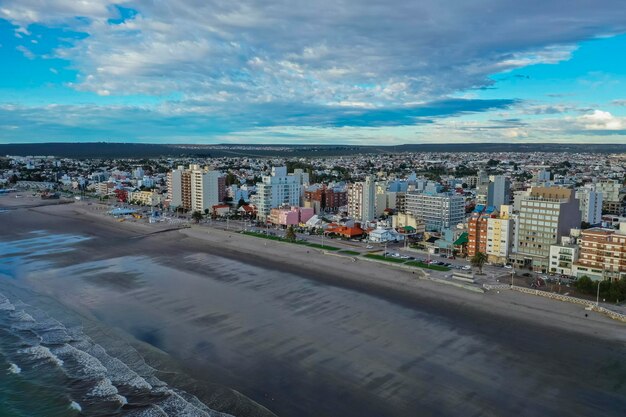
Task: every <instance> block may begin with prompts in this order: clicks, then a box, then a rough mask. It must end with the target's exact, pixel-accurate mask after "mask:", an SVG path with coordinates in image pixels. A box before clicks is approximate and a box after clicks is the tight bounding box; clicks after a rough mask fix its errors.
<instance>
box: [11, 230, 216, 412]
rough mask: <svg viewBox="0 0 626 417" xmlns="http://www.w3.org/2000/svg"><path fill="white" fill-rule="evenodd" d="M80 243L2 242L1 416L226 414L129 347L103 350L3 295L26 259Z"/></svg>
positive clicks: (78, 331)
mask: <svg viewBox="0 0 626 417" xmlns="http://www.w3.org/2000/svg"><path fill="white" fill-rule="evenodd" d="M84 239H85V238H84V237H81V236H72V235H49V234H46V233H45V232H43V231H38V232H35V233H33V234H32V235H31V236H28V237H26V238H25V239H21V240H15V241H11V242H0V280H1V281H2V284H3V285H2V286H0V416H2V417H22V416H23V417H56V416H59V417H72V416H78V415H80V416H105V415H106V416H116V415H120V416H137V417H138V416H142V417H150V416H155V417H156V416H177V417H178V416H189V417H195V416H198V417H205V416H211V417H213V416H220V417H225V416H226V414H223V413H219V412H216V411H214V410H211V409H210V408H209V407H207V406H205V405H204V404H202V403H201V402H200V401H198V399H197V398H195V397H193V396H191V395H189V394H187V393H184V392H182V391H179V390H177V389H175V388H173V387H170V386H168V385H167V384H166V383H165V382H163V381H161V380H160V379H158V378H157V377H156V376H154V374H155V370H154V369H153V368H151V367H150V366H148V365H147V364H146V363H145V362H144V361H143V360H142V359H141V356H140V355H139V353H138V352H136V351H135V350H134V349H133V348H132V347H131V346H130V345H126V346H121V347H120V348H119V349H118V351H117V352H115V353H114V352H109V351H107V350H106V349H105V348H103V347H102V346H101V345H99V344H98V343H96V342H95V341H94V340H92V339H91V338H90V337H89V336H88V335H87V334H85V332H84V331H83V329H82V328H81V327H80V325H76V323H72V324H71V325H69V324H67V323H65V320H63V319H62V318H60V317H53V316H52V315H51V314H49V312H47V311H44V310H43V309H41V308H39V307H36V306H34V305H31V303H30V302H29V301H30V300H28V299H24V300H23V299H20V298H17V297H16V296H15V295H14V294H6V295H5V293H4V292H2V291H4V290H5V289H7V288H9V289H10V286H7V283H10V282H11V281H12V280H14V279H15V278H16V276H15V274H17V273H18V271H19V268H18V266H19V265H23V264H24V262H25V261H26V260H29V261H31V262H36V258H37V257H39V256H41V255H49V254H54V253H59V252H65V251H70V250H72V245H74V244H75V243H78V242H81V241H83V240H84ZM18 292H19V291H18ZM22 294H24V293H23V292H22ZM116 353H117V354H116ZM118 356H121V357H123V358H134V359H133V360H132V363H126V362H124V361H123V360H121V359H120V358H119V357H118Z"/></svg>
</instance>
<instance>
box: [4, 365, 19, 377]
mask: <svg viewBox="0 0 626 417" xmlns="http://www.w3.org/2000/svg"><path fill="white" fill-rule="evenodd" d="M7 371H8V372H9V373H10V374H15V375H17V374H19V373H20V372H22V369H21V368H20V367H19V366H17V365H16V364H14V363H12V364H11V366H9V369H7Z"/></svg>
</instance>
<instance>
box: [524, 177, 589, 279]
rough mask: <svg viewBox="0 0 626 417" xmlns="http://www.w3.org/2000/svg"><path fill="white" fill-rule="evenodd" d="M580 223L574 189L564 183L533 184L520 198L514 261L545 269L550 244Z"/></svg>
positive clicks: (541, 269) (540, 269)
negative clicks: (549, 185)
mask: <svg viewBox="0 0 626 417" xmlns="http://www.w3.org/2000/svg"><path fill="white" fill-rule="evenodd" d="M579 226H580V210H579V204H578V200H577V199H576V198H575V197H574V191H573V190H571V189H569V188H563V187H533V188H531V190H530V194H529V195H528V196H527V197H524V198H523V199H522V200H521V208H520V213H519V230H518V236H517V240H518V254H517V256H516V258H517V262H518V263H520V264H523V265H532V267H533V269H535V270H539V271H543V272H545V271H547V270H548V267H549V257H550V245H555V244H557V243H558V242H560V240H561V237H562V236H568V235H569V233H570V230H571V229H572V228H575V227H579Z"/></svg>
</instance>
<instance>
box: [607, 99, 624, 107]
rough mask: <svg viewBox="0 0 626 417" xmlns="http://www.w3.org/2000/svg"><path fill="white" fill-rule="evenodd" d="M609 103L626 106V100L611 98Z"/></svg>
mask: <svg viewBox="0 0 626 417" xmlns="http://www.w3.org/2000/svg"><path fill="white" fill-rule="evenodd" d="M611 104H612V105H614V106H626V100H613V101H612V102H611Z"/></svg>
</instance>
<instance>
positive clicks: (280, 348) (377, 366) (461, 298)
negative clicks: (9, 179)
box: [0, 200, 626, 417]
mask: <svg viewBox="0 0 626 417" xmlns="http://www.w3.org/2000/svg"><path fill="white" fill-rule="evenodd" d="M0 201H1V200H0ZM20 210H21V211H20V212H18V213H13V214H6V213H5V214H3V216H6V215H8V216H9V217H8V218H10V219H11V223H10V226H9V227H8V228H7V229H6V230H4V231H2V232H1V233H2V235H3V236H4V237H6V238H8V239H9V240H10V239H12V238H19V236H23V234H24V232H25V231H27V230H33V229H34V230H49V231H50V233H52V234H54V233H67V234H76V235H84V236H88V237H90V238H91V239H89V240H86V241H84V242H81V243H80V244H79V245H77V251H78V252H77V253H76V254H72V253H67V254H63V253H61V254H59V255H57V256H55V257H54V262H53V263H54V265H55V266H54V267H53V268H52V269H51V272H47V273H45V274H41V276H35V277H30V278H27V279H26V280H25V281H24V282H25V284H26V285H31V286H33V287H34V288H35V289H36V290H38V291H41V292H42V293H43V294H44V295H45V296H48V297H50V298H52V299H54V300H57V301H58V302H61V303H63V304H64V305H65V306H66V307H68V308H71V309H75V310H76V311H78V312H79V313H85V315H86V316H87V317H90V318H91V319H93V320H95V321H96V322H98V323H99V324H101V325H102V326H104V327H106V326H107V325H112V324H113V325H115V326H116V327H117V326H119V327H120V328H116V329H115V330H116V331H121V332H124V333H125V334H128V337H130V338H136V339H137V343H138V344H140V345H141V344H143V345H144V347H147V348H149V349H152V348H154V349H156V350H159V351H163V352H166V353H168V354H170V355H172V354H173V355H174V358H173V360H174V361H175V362H177V363H180V364H182V366H183V368H184V369H185V372H187V373H188V375H191V377H192V378H193V379H194V380H198V381H202V384H204V383H210V382H213V381H214V382H216V383H217V385H220V386H225V387H232V388H233V389H235V391H239V392H242V393H244V395H246V396H247V397H248V398H251V399H252V400H253V401H255V402H257V403H259V404H261V406H263V407H265V408H267V409H270V410H272V411H273V412H275V413H276V414H277V415H281V416H307V417H313V416H317V415H344V416H350V417H352V416H356V415H367V414H368V413H374V414H376V415H394V416H409V415H412V414H411V412H410V411H409V410H415V408H414V407H413V406H411V404H413V401H418V398H419V402H420V403H423V404H429V405H428V407H427V408H425V409H424V415H454V414H453V413H452V414H451V410H452V409H450V408H444V409H443V411H442V412H441V413H440V414H437V408H436V407H437V404H430V400H429V397H430V396H429V395H427V394H424V393H425V392H428V390H429V388H428V386H429V384H430V383H431V382H432V383H434V384H435V386H439V387H440V388H441V392H442V393H446V394H445V395H446V396H445V397H442V398H440V400H442V401H446V403H445V404H449V407H453V406H454V404H456V400H455V399H454V396H452V397H450V395H451V394H450V392H457V391H458V390H459V389H460V390H461V391H462V392H465V391H464V390H465V387H469V386H471V385H468V384H463V385H461V386H458V385H456V384H458V383H460V382H461V381H464V380H465V379H467V378H469V379H471V380H474V379H476V378H478V380H476V381H474V382H475V383H476V384H478V386H483V392H481V394H480V395H479V398H481V400H480V401H478V400H471V401H470V402H469V403H468V404H467V407H468V409H470V410H472V411H474V412H480V411H481V410H482V415H498V414H494V413H492V412H491V411H490V410H491V408H490V407H492V406H491V405H488V404H491V403H492V402H494V401H495V402H498V401H499V400H498V398H499V397H498V395H499V394H497V393H498V392H499V388H498V385H497V384H500V383H501V381H500V382H497V379H498V374H499V373H504V374H509V373H510V372H513V374H514V375H515V373H516V372H522V371H520V370H519V369H520V368H519V367H520V366H521V364H525V366H530V368H524V369H529V371H528V372H530V373H531V374H532V378H530V377H527V376H526V377H523V378H522V380H521V385H520V386H519V390H518V392H517V394H516V396H515V400H514V402H513V403H516V404H517V403H519V402H524V398H527V395H529V394H530V393H532V392H536V389H537V386H538V385H537V384H545V383H548V381H551V377H550V376H549V375H551V374H553V373H556V374H559V373H563V372H565V374H563V375H566V376H567V378H568V379H563V382H565V381H568V384H571V383H572V382H570V379H569V378H575V381H579V382H580V384H582V383H583V382H584V381H587V380H589V378H591V377H593V376H592V375H595V374H593V372H594V371H593V369H596V368H597V367H599V366H606V364H604V363H603V362H602V361H605V360H609V359H610V358H611V355H609V352H613V355H612V356H613V357H615V355H619V352H621V351H622V349H623V344H624V341H625V340H626V335H624V332H623V327H621V326H623V324H620V323H618V322H615V321H613V320H610V319H608V318H606V317H604V316H603V315H600V314H597V313H590V312H587V313H589V315H588V317H585V316H584V314H585V313H586V312H585V311H584V309H583V308H582V307H581V306H574V305H570V304H565V303H560V302H555V301H553V300H548V299H543V298H540V297H534V296H531V295H526V294H519V293H513V292H510V291H501V292H500V293H498V292H496V291H491V292H488V293H485V294H481V293H474V292H470V291H467V290H464V289H460V288H455V287H451V286H448V285H442V284H438V283H436V282H432V281H430V280H427V279H417V278H416V277H415V276H416V275H414V274H412V273H411V272H412V271H407V270H405V269H401V268H393V266H392V265H387V264H380V263H376V262H367V261H363V260H356V261H353V258H350V257H340V256H336V255H324V254H323V251H320V250H318V249H313V248H310V247H306V246H301V245H292V244H287V243H281V242H275V241H269V240H265V239H259V238H256V237H251V236H246V235H243V234H239V233H234V232H228V231H222V230H217V229H210V228H203V227H192V228H186V229H181V230H169V231H166V232H163V231H164V230H167V229H168V228H167V227H159V225H156V226H155V225H148V224H136V223H134V222H132V221H126V222H117V221H116V220H115V219H112V218H110V217H106V216H103V215H102V214H101V213H94V212H92V211H90V210H86V209H84V208H82V207H81V206H80V205H78V204H76V205H67V206H63V207H56V208H47V207H46V208H33V209H30V210H27V209H20ZM307 251H308V252H307ZM77 255H78V256H77ZM127 263H129V264H128V266H126V264H127ZM132 264H134V266H133V265H132ZM75 265H78V267H75ZM106 265H108V266H106ZM112 265H115V266H117V267H119V268H118V269H116V270H111V272H107V274H106V275H100V278H97V275H98V274H99V272H98V271H99V269H98V268H100V269H102V268H105V270H106V268H109V269H110V268H112ZM107 271H108V270H107ZM116 271H128V272H124V274H118V273H117V272H116ZM217 272H219V274H218V275H215V274H216V273H217ZM114 273H115V274H118V275H117V276H116V275H115V274H114ZM86 274H87V275H86ZM247 274H249V275H247ZM92 276H93V277H92ZM55 277H59V278H55ZM61 277H62V278H63V279H60V278H61ZM135 277H138V278H135ZM141 277H143V278H141ZM148 277H149V281H147V280H146V279H147V278H148ZM107 280H112V281H110V282H109V281H107ZM357 302H358V303H357ZM121 320H125V321H126V322H127V323H128V324H124V323H123V322H122V321H121ZM116 323H117V325H116ZM146 326H147V327H146ZM450 346H454V349H452V351H450ZM596 346H597V347H596ZM592 347H593V349H601V350H600V351H599V352H604V353H603V354H601V355H599V356H598V357H596V356H595V354H594V356H593V358H592V359H590V363H589V364H585V366H584V367H582V368H581V369H580V370H575V369H573V368H572V364H573V363H575V362H576V361H578V360H580V359H581V358H582V357H585V358H590V356H589V355H590V352H591V351H592V350H590V349H592ZM194 349H199V350H197V351H195V350H194ZM546 349H550V350H556V351H558V352H559V354H560V357H559V358H558V360H557V362H556V363H551V362H552V361H553V359H550V358H548V357H546V356H545V355H546V353H545V352H547V351H546ZM561 352H562V353H561ZM594 352H595V351H594ZM451 358H456V359H451ZM605 358H606V359H605ZM450 361H452V362H450ZM510 361H513V362H510ZM157 362H158V360H157ZM530 364H533V365H530ZM557 365H559V366H558V368H555V369H553V368H554V367H555V366H557ZM157 367H158V365H157ZM510 367H513V368H514V369H518V370H517V371H510V370H509V369H508V368H510ZM361 368H362V369H361ZM535 368H536V369H535ZM433 369H437V370H438V371H437V372H436V373H435V374H431V373H432V372H433ZM485 369H490V371H489V373H487V374H485V372H486V371H485ZM617 371H618V370H615V372H610V374H611V378H615V374H616V372H617ZM494 372H495V373H494ZM523 372H525V371H523ZM486 375H491V376H490V378H495V379H494V380H493V382H490V381H491V380H490V379H489V378H487V379H485V377H486ZM563 375H562V376H560V377H559V378H564V376H563ZM183 378H184V377H183ZM441 378H443V380H442V379H441ZM546 378H548V379H547V380H546ZM286 381H288V382H289V384H288V385H285V383H286ZM385 381H389V382H385ZM444 381H445V382H444ZM455 381H456V382H455ZM542 381H543V382H542ZM605 381H607V380H605V379H603V380H601V382H600V383H599V385H598V386H597V388H596V391H595V392H596V393H597V392H598V390H600V389H605V390H607V389H608V390H609V391H610V392H612V393H613V392H615V393H617V394H618V393H620V392H622V391H623V388H620V385H612V386H611V387H612V388H607V385H606V384H607V383H608V381H607V382H605ZM613 383H614V384H615V381H613ZM494 384H496V385H494ZM577 385H578V383H574V388H572V389H573V390H574V391H575V390H576V389H578V388H576V387H577ZM602 387H604V388H602ZM473 389H476V388H473ZM416 390H417V391H416ZM450 390H451V391H450ZM574 391H572V392H574ZM416 392H417V393H418V394H416ZM347 393H349V397H347V398H344V397H341V395H347ZM465 393H466V394H467V392H465ZM617 394H611V395H617ZM441 395H444V394H441ZM607 395H608V394H607ZM208 397H210V393H209V395H208ZM566 397H567V398H560V399H559V401H560V402H555V403H554V404H553V405H551V406H550V407H551V408H550V410H551V411H550V412H546V413H544V415H558V414H556V412H555V410H556V408H558V407H563V406H564V404H566V402H565V401H566V400H567V401H569V402H571V399H572V398H571V394H568V396H566ZM613 398H615V397H613ZM432 401H434V397H433V400H432ZM545 401H547V399H545V398H542V400H541V401H538V402H537V403H544V404H546V402H545ZM513 403H511V404H513ZM507 404H508V403H506V404H505V403H501V402H499V405H498V407H499V408H497V409H498V410H500V411H502V412H505V410H506V412H510V411H512V410H511V409H509V408H507V407H509V405H507ZM524 404H525V402H524ZM616 404H621V403H620V401H619V400H618V401H617V403H616ZM383 405H384V406H386V407H389V409H385V408H381V407H383ZM584 405H585V407H589V406H590V405H589V402H588V401H586V400H585V402H584ZM431 407H434V408H431ZM441 407H444V405H441ZM445 407H448V405H446V406H445ZM524 407H533V404H525V405H524ZM613 409H614V408H613ZM304 410H307V411H306V412H305V411H304ZM365 410H368V411H367V412H365ZM227 411H229V410H227ZM446 411H447V412H446ZM534 411H537V409H535V410H534ZM364 412H365V414H363V413H364ZM359 413H360V414H359ZM605 414H606V415H613V414H612V411H611V412H608V413H605ZM242 415H244V416H246V415H252V414H248V413H247V412H244V413H243V414H242ZM500 415H501V414H500ZM520 415H521V414H520ZM526 415H532V414H526Z"/></svg>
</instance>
